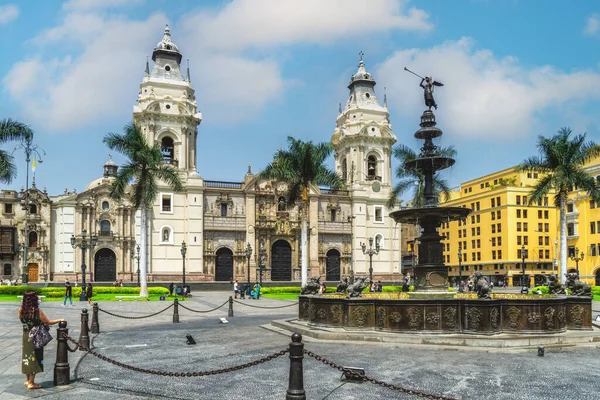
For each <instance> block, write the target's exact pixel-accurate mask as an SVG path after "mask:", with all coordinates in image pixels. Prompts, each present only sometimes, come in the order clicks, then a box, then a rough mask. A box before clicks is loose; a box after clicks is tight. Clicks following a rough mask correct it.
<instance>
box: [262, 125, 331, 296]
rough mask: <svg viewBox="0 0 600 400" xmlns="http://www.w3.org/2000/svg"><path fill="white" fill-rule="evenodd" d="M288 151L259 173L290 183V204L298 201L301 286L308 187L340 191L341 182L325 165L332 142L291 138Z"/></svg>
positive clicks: (305, 261)
mask: <svg viewBox="0 0 600 400" xmlns="http://www.w3.org/2000/svg"><path fill="white" fill-rule="evenodd" d="M287 140H288V144H289V147H288V149H287V150H279V151H278V152H277V153H275V155H274V157H273V161H272V162H271V164H269V165H267V167H266V168H265V169H264V170H263V171H262V172H260V173H259V174H258V176H259V178H261V179H269V180H276V181H282V182H286V183H287V184H288V196H287V203H288V205H294V204H296V202H299V206H300V212H301V218H302V221H301V222H302V225H301V238H300V244H301V247H300V249H301V253H302V254H301V260H300V264H301V267H302V268H301V271H302V285H306V282H307V280H308V258H307V257H308V243H307V242H308V207H309V202H308V188H309V186H310V185H311V184H312V185H319V186H328V187H330V188H332V189H337V188H339V187H341V186H342V179H341V178H340V176H339V175H337V174H336V173H335V171H333V170H331V169H329V168H327V166H325V160H326V159H327V157H329V155H330V154H331V152H332V151H333V147H332V146H331V144H329V143H317V144H314V143H313V142H312V141H309V142H303V141H301V140H297V139H294V138H293V137H291V136H288V138H287Z"/></svg>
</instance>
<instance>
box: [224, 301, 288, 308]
mask: <svg viewBox="0 0 600 400" xmlns="http://www.w3.org/2000/svg"><path fill="white" fill-rule="evenodd" d="M233 301H234V302H235V303H238V304H242V305H244V306H248V307H252V308H264V309H275V308H285V307H291V306H297V305H298V302H295V303H292V304H286V305H285V306H273V307H269V306H255V305H252V304H248V303H244V302H243V301H237V300H233Z"/></svg>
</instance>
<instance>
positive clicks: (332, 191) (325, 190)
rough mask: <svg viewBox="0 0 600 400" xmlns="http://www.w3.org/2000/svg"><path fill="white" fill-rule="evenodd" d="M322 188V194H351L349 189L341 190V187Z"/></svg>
mask: <svg viewBox="0 0 600 400" xmlns="http://www.w3.org/2000/svg"><path fill="white" fill-rule="evenodd" d="M319 189H321V194H328V195H335V196H350V191H349V190H340V189H328V188H319Z"/></svg>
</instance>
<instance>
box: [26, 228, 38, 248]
mask: <svg viewBox="0 0 600 400" xmlns="http://www.w3.org/2000/svg"><path fill="white" fill-rule="evenodd" d="M28 246H29V247H38V234H37V232H33V231H32V232H29V242H28Z"/></svg>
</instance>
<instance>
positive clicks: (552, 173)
mask: <svg viewBox="0 0 600 400" xmlns="http://www.w3.org/2000/svg"><path fill="white" fill-rule="evenodd" d="M571 134H572V130H571V128H568V127H565V128H561V129H560V130H559V131H558V132H557V133H556V134H555V135H554V136H553V137H552V138H550V139H548V138H545V137H543V136H541V135H540V136H538V141H537V148H538V150H539V152H540V155H539V156H538V157H530V158H528V159H526V160H525V161H523V162H522V163H521V164H520V165H519V166H517V171H519V172H522V171H526V172H537V173H539V174H541V178H540V179H539V180H538V181H537V183H536V185H535V186H534V187H533V189H532V191H531V193H530V195H529V204H533V203H537V204H541V202H542V201H543V199H544V197H545V196H547V195H548V193H550V191H554V192H555V193H556V194H555V196H554V205H555V206H556V207H557V208H558V209H559V210H560V216H559V218H560V277H561V282H563V283H564V282H565V279H566V277H565V273H566V272H567V271H566V269H567V214H566V208H567V196H568V193H569V190H571V188H572V187H578V188H580V189H583V190H585V191H586V192H587V194H588V195H589V196H590V197H591V198H592V199H594V201H595V202H596V203H597V204H600V190H599V189H598V186H597V183H596V182H595V180H594V179H593V178H592V176H591V175H590V174H589V173H588V172H587V171H586V170H585V169H584V165H585V164H586V163H587V162H589V161H590V160H591V159H593V158H595V157H598V156H600V146H599V145H597V144H596V143H594V142H591V141H588V142H586V140H585V137H586V134H585V133H584V134H583V135H575V136H574V137H573V138H571Z"/></svg>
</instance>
